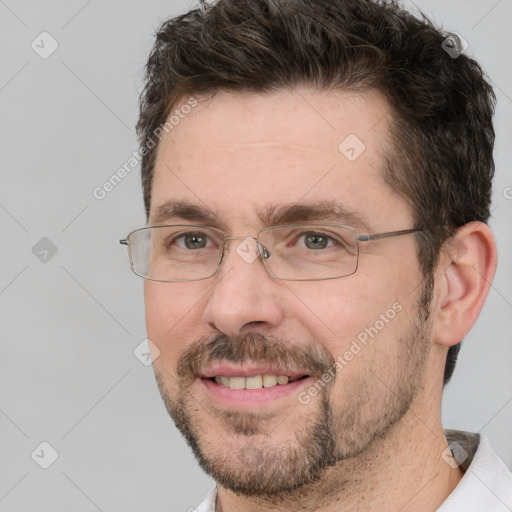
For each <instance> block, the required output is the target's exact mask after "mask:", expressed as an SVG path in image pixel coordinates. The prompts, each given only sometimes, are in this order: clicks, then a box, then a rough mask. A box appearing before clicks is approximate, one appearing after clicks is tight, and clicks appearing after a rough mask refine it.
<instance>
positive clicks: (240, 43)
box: [137, 0, 495, 383]
mask: <svg viewBox="0 0 512 512" xmlns="http://www.w3.org/2000/svg"><path fill="white" fill-rule="evenodd" d="M447 36H448V34H444V33H442V32H441V31H440V30H438V29H437V28H436V27H435V26H434V25H433V24H432V23H431V22H430V21H429V20H428V19H427V18H426V17H425V16H424V15H421V17H415V16H413V15H412V14H410V13H409V12H407V11H405V10H404V9H403V8H402V7H401V6H400V5H399V4H398V3H397V2H394V1H379V0H217V1H214V2H212V3H207V2H205V1H203V2H202V3H201V5H200V6H199V7H198V8H197V9H194V10H192V11H190V12H188V13H187V14H184V15H182V16H179V17H177V18H174V19H170V20H168V21H166V22H165V23H164V24H163V25H162V26H161V28H160V29H159V31H158V33H157V35H156V42H155V44H154V47H153V50H152V52H151V55H150V57H149V60H148V63H147V68H146V84H145V88H144V90H143V92H142V95H141V109H140V118H139V122H138V124H137V131H138V135H139V140H140V144H141V148H146V151H145V152H144V153H143V159H142V183H143V190H144V202H145V207H146V214H147V215H148V217H149V209H150V202H151V185H152V176H153V168H154V162H155V157H156V151H157V146H155V144H154V143H153V146H155V147H153V148H152V149H148V148H150V144H149V143H150V142H151V141H153V139H154V134H155V132H157V131H158V129H159V127H161V126H162V125H164V124H165V122H166V120H167V118H168V116H169V114H170V112H171V110H172V108H174V107H175V106H176V105H177V104H178V103H179V102H180V101H183V100H184V99H186V98H187V97H190V96H192V95H196V96H205V95H211V94H215V92H217V91H219V90H225V91H232V92H241V91H244V92H255V93H267V92H272V91H276V90H278V89H281V88H292V87H294V86H300V85H309V86H314V87H317V88H318V89H321V90H324V89H325V90H334V89H336V90H340V89H350V90H354V89H356V90H370V89H376V90H379V91H381V92H382V93H384V94H385V96H386V98H387V100H388V101H389V103H390V105H391V107H392V112H391V114H390V119H391V135H392V140H393V147H392V148H388V151H387V154H386V160H387V168H386V170H385V171H384V173H383V178H384V179H385V180H386V182H387V183H388V184H389V185H390V186H391V187H392V188H393V189H394V190H395V191H397V192H398V193H399V194H400V195H401V196H402V197H403V198H404V199H405V200H407V201H408V203H409V204H410V205H411V208H412V210H413V214H414V220H415V223H416V225H417V226H421V227H424V228H426V229H425V230H424V231H423V232H420V233H418V234H417V246H418V258H419V262H420V264H421V268H422V271H423V273H424V275H425V278H426V281H427V282H428V281H430V280H431V278H432V272H433V270H434V269H435V267H436V265H437V262H438V258H439V253H440V251H441V248H442V247H443V244H444V243H445V242H446V240H447V239H448V238H449V237H450V236H451V235H453V233H454V231H455V229H456V228H458V227H460V226H462V225H464V224H466V223H468V222H470V221H475V220H476V221H481V222H487V220H488V218H489V215H490V202H491V192H492V178H493V175H494V161H493V155H492V152H493V145H494V129H493V125H492V116H493V113H494V105H495V96H494V93H493V90H492V88H491V86H490V85H489V83H488V81H487V80H486V78H485V75H484V73H483V71H482V69H481V67H480V66H479V65H478V63H477V62H476V61H475V60H473V59H471V58H469V57H467V56H466V55H464V54H460V55H459V54H458V53H457V52H455V53H454V52H453V51H452V52H450V51H447V49H448V50H449V49H450V45H448V46H447V41H446V38H447ZM451 41H452V43H453V42H454V41H455V43H456V42H457V40H456V39H453V38H452V40H451ZM452 50H453V45H452ZM429 288H430V291H431V289H432V283H431V282H430V284H429ZM427 306H428V305H427ZM459 348H460V345H456V346H454V347H451V348H450V350H449V353H448V358H447V361H446V366H445V373H444V382H445V383H446V382H448V381H449V379H450V378H451V375H452V373H453V369H454V367H455V362H456V358H457V353H458V350H459Z"/></svg>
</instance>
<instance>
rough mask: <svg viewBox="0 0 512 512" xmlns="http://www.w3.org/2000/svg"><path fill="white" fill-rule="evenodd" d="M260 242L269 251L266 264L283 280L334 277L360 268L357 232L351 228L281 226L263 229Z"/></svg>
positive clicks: (265, 260)
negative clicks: (358, 266)
mask: <svg viewBox="0 0 512 512" xmlns="http://www.w3.org/2000/svg"><path fill="white" fill-rule="evenodd" d="M259 241H260V243H261V244H262V245H263V246H264V247H265V248H266V249H267V250H268V252H269V253H270V256H269V257H268V258H266V259H263V262H264V264H265V266H266V267H267V269H268V271H269V272H270V273H271V274H272V275H273V276H275V277H277V278H280V279H290V280H299V281H300V280H304V281H307V280H314V279H334V278H337V277H343V276H348V275H350V274H353V273H354V272H355V271H356V270H357V262H358V243H357V239H356V232H355V231H354V230H353V229H352V228H349V227H343V226H331V225H315V224H311V225H300V226H299V225H298V226H278V227H275V228H269V229H266V230H264V231H262V232H261V233H260V236H259Z"/></svg>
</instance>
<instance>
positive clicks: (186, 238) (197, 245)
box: [173, 231, 212, 250]
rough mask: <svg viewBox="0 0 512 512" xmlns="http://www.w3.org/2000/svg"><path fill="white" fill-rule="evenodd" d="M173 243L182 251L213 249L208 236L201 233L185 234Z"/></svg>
mask: <svg viewBox="0 0 512 512" xmlns="http://www.w3.org/2000/svg"><path fill="white" fill-rule="evenodd" d="M173 242H174V243H175V244H176V245H177V246H178V247H179V248H180V249H191V250H197V249H205V248H208V247H212V244H211V242H210V240H209V238H208V235H207V234H206V233H201V232H200V231H198V232H195V233H183V234H181V235H180V236H178V237H176V238H175V239H174V240H173Z"/></svg>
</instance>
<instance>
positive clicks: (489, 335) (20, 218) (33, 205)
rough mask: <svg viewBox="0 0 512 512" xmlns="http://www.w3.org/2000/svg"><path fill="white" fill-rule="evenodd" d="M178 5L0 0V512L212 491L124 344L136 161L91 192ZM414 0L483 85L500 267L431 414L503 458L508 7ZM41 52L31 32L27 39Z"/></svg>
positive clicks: (178, 505) (131, 317)
mask: <svg viewBox="0 0 512 512" xmlns="http://www.w3.org/2000/svg"><path fill="white" fill-rule="evenodd" d="M192 5H193V3H191V2H189V1H184V0H172V1H163V0H146V1H144V2H142V1H139V2H135V1H126V0H123V1H121V0H109V1H102V2H100V1H99V0H90V1H85V0H68V1H66V2H63V1H60V2H59V1H56V0H53V1H45V2H40V1H35V0H0V34H1V36H0V37H1V42H2V44H1V46H0V55H1V66H0V112H1V114H0V130H1V131H0V140H1V148H2V153H1V156H2V158H1V171H0V172H1V185H2V186H1V187H0V229H1V233H2V247H1V250H0V255H1V256H0V257H1V265H0V308H1V329H2V330H1V332H2V336H3V340H2V343H1V344H0V351H1V353H0V365H1V368H0V446H1V452H0V453H1V459H0V460H1V464H0V511H4V512H6V511H10V512H17V511H23V512H27V511H28V510H38V511H41V512H43V511H52V512H59V511H64V510H73V511H84V512H89V511H91V512H94V511H95V510H100V511H105V512H107V511H120V510H123V511H126V512H128V511H140V510H145V511H164V510H165V511H179V510H186V509H187V508H189V507H193V506H194V505H197V504H198V502H200V501H201V499H202V497H203V495H204V494H205V493H206V492H207V490H208V489H209V488H210V486H211V482H210V481H209V479H208V478H207V477H206V476H204V475H203V474H202V473H201V471H200V470H199V469H198V467H197V466H196V463H195V461H194V460H193V457H192V455H191V454H190V453H189V450H188V448H187V447H186V446H185V443H184V442H183V441H182V440H181V438H180V436H179V435H178V433H177V432H176V430H175V428H174V426H173V425H172V422H171V421H170V419H169V418H168V417H167V414H166V412H165V410H164V407H163V404H162V403H161V401H160V397H159V394H158V391H157V388H156V385H155V383H154V379H153V373H152V370H151V368H150V367H146V366H144V365H143V364H142V363H141V362H140V361H139V360H138V359H137V358H136V357H135V356H134V354H133V351H134V349H135V347H137V346H138V345H139V344H140V343H141V341H142V340H143V339H144V338H145V326H144V311H143V296H142V280H139V279H138V278H136V277H135V276H133V275H132V274H131V272H130V270H129V267H128V262H127V256H126V250H125V248H123V247H121V246H119V245H118V243H117V240H118V239H119V238H121V237H122V236H124V235H126V234H127V233H128V232H129V231H130V230H132V229H134V228H136V227H140V226H142V225H143V224H144V215H143V204H142V198H141V192H140V186H139V168H138V167H137V168H136V169H134V170H133V171H132V172H131V173H130V174H129V175H128V176H127V177H126V178H125V179H124V180H123V181H122V182H121V183H120V184H119V185H118V186H117V187H116V188H115V189H114V190H112V191H111V192H110V193H109V194H108V195H107V196H106V197H105V198H104V199H103V200H97V199H95V198H94V196H93V190H94V188H95V187H98V186H101V185H102V184H103V183H104V182H105V181H106V180H107V179H108V178H109V177H110V176H111V175H112V174H113V173H114V172H115V171H116V170H117V169H118V168H119V167H121V166H122V165H123V164H124V163H125V162H126V161H127V160H128V158H129V157H130V156H131V155H132V153H133V151H135V150H136V149H137V146H136V139H135V133H134V128H133V127H134V124H135V122H136V118H137V109H138V105H137V97H138V90H139V88H140V84H141V78H142V67H143V64H144V62H145V58H146V55H147V53H148V51H149V49H150V46H151V44H152V36H153V34H154V31H155V29H156V28H157V27H158V26H159V24H160V22H161V21H163V20H165V19H166V18H168V17H170V16H172V15H175V14H178V13H180V12H183V11H184V10H188V8H189V7H190V6H192ZM408 5H412V4H411V3H408ZM419 5H421V6H422V7H423V9H424V10H426V12H427V13H433V15H434V18H435V20H436V21H437V22H438V23H440V24H442V25H443V26H444V28H445V29H446V30H450V31H457V32H459V33H460V34H461V35H462V36H463V37H464V38H465V39H466V40H467V41H468V43H469V45H470V47H469V49H468V52H469V53H470V54H473V55H475V56H476V57H477V58H478V59H479V60H480V61H481V63H482V64H483V66H484V67H485V69H486V70H487V72H488V73H489V75H490V76H491V78H492V80H493V82H494V84H495V86H496V93H497V96H498V112H497V116H496V129H497V147H496V163H497V176H496V182H495V194H494V204H493V219H492V222H491V226H492V228H493V230H494V232H495V234H496V238H497V243H498V248H499V253H500V265H499V269H498V274H497V277H496V279H495V282H494V286H493V288H492V290H491V292H490V296H489V299H488V301H487V303H486V306H485V309H484V311H483V313H482V315H481V317H480V319H479V321H478V323H477V325H476V326H475V328H474V329H473V330H472V332H471V334H470V335H469V336H468V337H467V339H466V341H465V343H464V347H463V350H462V352H461V356H460V361H459V364H458V368H457V370H456V374H455V378H454V381H453V383H451V384H450V385H449V387H448V388H447V390H446V393H445V401H444V407H443V415H444V421H445V424H446V426H449V427H453V428H461V429H465V430H470V431H480V432H483V433H484V434H486V435H487V436H489V437H490V438H491V440H492V442H493V445H494V447H495V448H496V450H497V451H498V452H499V454H500V455H501V457H502V458H503V459H504V461H505V462H506V463H507V464H508V465H509V466H512V440H511V436H510V433H511V425H512V372H511V371H510V368H511V366H512V343H511V342H510V340H511V336H510V332H509V331H510V327H509V321H510V318H511V317H512V278H511V264H510V261H511V259H512V243H511V242H512V237H511V236H510V233H511V230H510V220H511V218H512V200H511V199H507V198H506V197H505V196H506V195H508V197H509V198H510V197H511V196H512V189H507V187H512V174H511V170H510V161H511V147H512V144H511V143H510V140H511V135H512V133H511V132H512V130H511V123H510V119H511V118H512V99H511V98H512V74H511V67H510V63H511V62H512V55H511V48H512V44H511V42H512V41H511V37H510V26H511V21H512V1H510V0H500V1H495V0H492V1H481V0H471V1H468V0H457V1H450V2H447V1H446V0H434V1H430V2H422V3H419ZM43 31H47V32H49V33H50V34H51V36H52V37H53V38H54V39H55V40H56V41H57V42H58V45H59V47H58V49H57V50H56V51H55V52H54V53H53V54H52V55H51V56H49V57H48V58H46V59H43V58H41V57H40V56H39V54H37V53H36V52H35V51H34V50H33V49H32V48H31V43H32V41H33V40H35V41H36V43H38V41H39V43H38V44H39V46H40V47H41V46H42V43H41V42H40V41H41V38H38V36H39V34H40V33H41V32H43ZM45 37H47V36H45ZM50 48H51V41H50V40H49V39H45V42H44V49H43V48H39V51H43V50H44V51H48V49H50ZM507 190H508V191H509V193H508V194H507ZM43 237H47V238H48V239H49V240H51V242H52V244H53V245H54V246H55V247H56V248H57V253H56V254H54V255H52V251H51V247H50V244H49V242H48V241H45V240H43V241H40V240H41V239H42V238H43ZM38 243H39V245H36V244H38ZM34 246H36V249H34V252H35V253H36V254H34V252H33V247H34ZM44 250H48V251H49V252H48V253H47V254H45V253H44ZM41 251H43V252H41ZM36 256H37V257H36ZM43 257H46V261H41V260H40V258H43ZM43 441H46V442H48V443H50V445H51V446H52V447H53V448H54V449H55V450H56V451H57V452H58V454H59V457H58V459H57V460H56V461H55V462H54V463H53V464H52V465H51V466H50V467H49V468H48V469H42V468H40V467H39V465H38V464H36V462H35V461H37V462H38V463H40V464H44V463H45V462H46V463H48V462H50V461H51V460H50V459H51V451H50V450H49V449H48V448H45V447H44V446H43V447H42V448H41V447H39V445H40V443H41V442H43ZM38 447H39V448H38ZM34 450H36V451H35V455H33V458H32V456H31V454H32V453H33V452H34ZM34 459H35V460H34Z"/></svg>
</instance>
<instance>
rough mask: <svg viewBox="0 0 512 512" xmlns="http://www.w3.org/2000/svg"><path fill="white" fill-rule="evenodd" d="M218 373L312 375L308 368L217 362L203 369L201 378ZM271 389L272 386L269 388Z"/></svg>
mask: <svg viewBox="0 0 512 512" xmlns="http://www.w3.org/2000/svg"><path fill="white" fill-rule="evenodd" d="M217 375H222V376H223V377H256V376H258V375H286V376H287V377H290V378H292V379H296V378H299V377H302V376H304V375H311V372H310V371H308V370H303V371H293V370H287V369H285V368H279V367H272V366H253V365H249V366H248V365H245V366H244V365H238V366H236V365H233V364H225V363H224V364H222V363H219V364H215V365H212V366H209V367H208V368H206V369H205V370H203V371H202V372H201V373H200V375H199V378H201V379H211V378H213V377H216V376H217ZM269 389H271V388H269Z"/></svg>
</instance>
